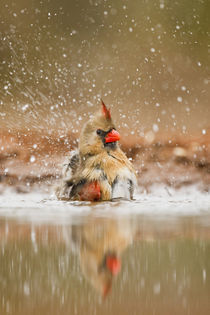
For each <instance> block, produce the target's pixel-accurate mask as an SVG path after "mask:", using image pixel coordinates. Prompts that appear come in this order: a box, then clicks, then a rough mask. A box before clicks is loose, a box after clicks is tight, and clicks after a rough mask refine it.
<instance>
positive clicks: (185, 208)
mask: <svg viewBox="0 0 210 315" xmlns="http://www.w3.org/2000/svg"><path fill="white" fill-rule="evenodd" d="M90 213H91V215H93V216H99V217H100V216H101V217H104V216H105V217H106V216H108V217H110V216H116V217H118V216H126V215H131V214H132V215H135V214H136V215H138V214H141V215H149V216H158V215H159V216H163V215H167V216H177V215H178V216H186V215H203V214H210V193H204V192H200V191H199V190H198V189H197V188H196V187H188V188H183V189H181V190H173V189H171V188H170V189H169V188H165V187H163V186H159V187H158V186H156V187H153V189H152V191H151V192H150V193H143V194H140V193H139V194H137V195H136V196H135V200H134V201H126V200H116V201H114V202H101V203H90V202H79V201H70V202H67V201H58V200H56V199H55V197H54V196H53V195H50V194H42V193H38V192H33V193H30V194H17V193H14V192H11V191H6V192H5V193H4V194H2V195H1V196H0V216H1V217H10V218H16V219H27V220H30V221H55V223H57V222H58V221H59V222H61V221H62V223H63V222H65V220H66V219H67V218H68V219H70V218H71V219H73V218H74V219H75V218H77V219H81V218H84V216H87V215H89V214H90Z"/></svg>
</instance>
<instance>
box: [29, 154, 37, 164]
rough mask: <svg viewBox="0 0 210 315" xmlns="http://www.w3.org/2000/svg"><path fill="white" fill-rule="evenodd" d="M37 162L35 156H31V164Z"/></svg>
mask: <svg viewBox="0 0 210 315" xmlns="http://www.w3.org/2000/svg"><path fill="white" fill-rule="evenodd" d="M35 161H36V158H35V156H34V155H31V157H30V162H31V163H34V162H35Z"/></svg>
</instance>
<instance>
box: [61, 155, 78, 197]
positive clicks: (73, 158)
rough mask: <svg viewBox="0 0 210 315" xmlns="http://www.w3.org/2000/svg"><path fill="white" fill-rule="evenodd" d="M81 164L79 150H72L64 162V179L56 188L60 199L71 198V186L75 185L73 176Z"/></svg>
mask: <svg viewBox="0 0 210 315" xmlns="http://www.w3.org/2000/svg"><path fill="white" fill-rule="evenodd" d="M79 165H80V157H79V152H78V150H75V151H72V152H70V156H69V157H68V158H67V159H66V161H65V162H64V164H63V170H62V181H61V184H60V186H59V187H57V189H56V195H57V197H58V198H59V199H69V197H70V192H71V188H72V185H73V176H74V174H75V173H76V171H77V170H78V168H79Z"/></svg>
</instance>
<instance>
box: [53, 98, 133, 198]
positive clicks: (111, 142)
mask: <svg viewBox="0 0 210 315" xmlns="http://www.w3.org/2000/svg"><path fill="white" fill-rule="evenodd" d="M119 139H120V135H119V133H118V132H117V131H116V129H115V126H114V124H113V122H112V119H111V114H110V110H108V109H107V107H106V106H105V104H104V103H103V101H102V110H101V111H100V112H99V113H97V114H96V115H95V116H93V117H92V118H91V119H90V120H89V121H88V122H87V123H86V125H85V126H84V128H83V130H82V132H81V135H80V140H79V151H75V152H73V153H72V155H71V156H70V159H69V161H68V163H67V164H66V165H65V168H64V174H63V175H64V177H63V181H62V184H61V186H60V187H59V188H58V189H57V196H58V198H60V199H62V198H64V199H74V200H89V201H98V200H111V199H113V198H126V199H132V198H133V191H134V186H135V184H136V175H135V171H134V169H133V166H132V164H131V163H130V161H129V160H128V159H127V157H126V155H125V154H124V153H123V152H122V151H121V149H120V148H119V146H118V141H119Z"/></svg>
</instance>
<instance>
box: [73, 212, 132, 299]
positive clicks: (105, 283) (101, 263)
mask: <svg viewBox="0 0 210 315" xmlns="http://www.w3.org/2000/svg"><path fill="white" fill-rule="evenodd" d="M135 233H136V227H135V224H134V223H133V222H132V221H131V220H129V219H125V220H124V219H122V218H121V219H120V220H116V219H113V218H107V219H106V220H101V219H100V218H93V217H91V218H90V220H88V221H87V222H86V224H84V225H74V226H72V228H71V234H70V238H71V246H72V245H73V248H72V249H73V253H74V254H76V255H77V256H78V258H79V265H80V268H81V271H82V274H83V276H84V277H85V279H86V280H87V281H88V282H89V284H91V286H92V287H93V288H94V289H95V290H96V291H98V293H99V294H100V295H101V296H102V297H103V298H106V297H107V296H108V295H109V294H110V293H111V288H112V284H113V283H114V282H115V281H116V278H117V277H119V276H120V273H121V270H122V267H123V261H122V255H123V253H124V251H126V249H127V248H128V247H130V246H131V245H132V243H133V240H134V237H135Z"/></svg>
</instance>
